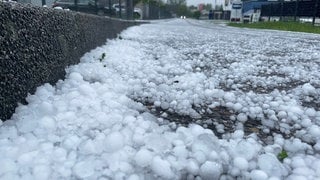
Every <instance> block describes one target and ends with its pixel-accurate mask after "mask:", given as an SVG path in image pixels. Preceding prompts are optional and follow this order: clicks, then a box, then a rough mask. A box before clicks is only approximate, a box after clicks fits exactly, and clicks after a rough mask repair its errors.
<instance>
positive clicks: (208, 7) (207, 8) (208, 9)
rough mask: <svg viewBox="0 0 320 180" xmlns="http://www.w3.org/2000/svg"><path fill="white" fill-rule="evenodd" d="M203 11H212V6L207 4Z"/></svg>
mask: <svg viewBox="0 0 320 180" xmlns="http://www.w3.org/2000/svg"><path fill="white" fill-rule="evenodd" d="M203 9H205V10H207V11H210V10H212V4H205V5H204V6H203Z"/></svg>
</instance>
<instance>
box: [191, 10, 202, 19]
mask: <svg viewBox="0 0 320 180" xmlns="http://www.w3.org/2000/svg"><path fill="white" fill-rule="evenodd" d="M200 16H201V12H200V11H195V12H193V15H192V17H193V18H195V19H199V18H200Z"/></svg>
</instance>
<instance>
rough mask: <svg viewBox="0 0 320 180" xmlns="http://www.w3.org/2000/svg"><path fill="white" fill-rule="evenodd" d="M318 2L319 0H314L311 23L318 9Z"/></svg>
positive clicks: (313, 21) (314, 19)
mask: <svg viewBox="0 0 320 180" xmlns="http://www.w3.org/2000/svg"><path fill="white" fill-rule="evenodd" d="M318 4H319V0H316V2H315V4H314V9H313V18H312V25H314V23H315V21H316V16H317V11H318Z"/></svg>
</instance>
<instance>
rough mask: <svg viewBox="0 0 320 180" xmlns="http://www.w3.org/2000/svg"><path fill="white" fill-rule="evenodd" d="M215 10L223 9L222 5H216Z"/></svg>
mask: <svg viewBox="0 0 320 180" xmlns="http://www.w3.org/2000/svg"><path fill="white" fill-rule="evenodd" d="M215 10H219V11H223V6H222V5H216V7H215Z"/></svg>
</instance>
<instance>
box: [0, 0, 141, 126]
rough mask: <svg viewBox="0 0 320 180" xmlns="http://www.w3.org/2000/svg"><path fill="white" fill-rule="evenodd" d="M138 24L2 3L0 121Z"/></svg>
mask: <svg viewBox="0 0 320 180" xmlns="http://www.w3.org/2000/svg"><path fill="white" fill-rule="evenodd" d="M136 24H137V23H136V22H129V21H118V20H113V19H108V18H105V17H99V16H95V15H87V14H82V13H76V12H70V11H63V10H54V9H49V8H41V7H33V6H28V5H22V4H17V3H14V4H12V3H1V2H0V119H1V120H6V119H8V118H10V117H11V115H12V114H13V113H14V110H15V108H16V106H17V104H18V103H22V104H25V103H26V102H25V98H26V96H27V94H28V93H34V91H35V90H36V88H37V87H38V86H40V85H42V84H44V83H51V84H55V83H56V82H57V80H59V79H63V78H64V76H65V68H66V67H67V66H69V65H72V64H77V63H78V62H79V60H80V57H81V56H82V55H83V54H84V53H86V52H88V51H90V50H91V49H93V48H95V47H97V46H100V45H103V44H104V43H105V42H106V40H107V38H109V39H111V38H115V37H116V36H117V34H118V33H120V32H121V31H122V30H124V29H125V28H127V27H129V26H132V25H136Z"/></svg>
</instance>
